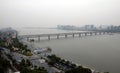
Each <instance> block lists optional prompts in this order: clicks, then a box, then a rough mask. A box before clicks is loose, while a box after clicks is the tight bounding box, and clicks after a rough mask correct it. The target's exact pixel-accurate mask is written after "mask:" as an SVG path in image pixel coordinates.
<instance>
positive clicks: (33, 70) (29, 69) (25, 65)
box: [18, 59, 48, 73]
mask: <svg viewBox="0 0 120 73" xmlns="http://www.w3.org/2000/svg"><path fill="white" fill-rule="evenodd" d="M18 69H19V70H20V71H21V73H48V72H47V71H46V70H45V68H44V67H37V66H34V65H33V64H32V63H31V62H30V60H24V59H22V61H21V63H20V64H19V65H18Z"/></svg>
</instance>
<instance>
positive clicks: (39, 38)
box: [19, 31, 112, 41]
mask: <svg viewBox="0 0 120 73" xmlns="http://www.w3.org/2000/svg"><path fill="white" fill-rule="evenodd" d="M111 33H112V32H105V31H101V32H100V31H90V32H69V33H55V34H35V35H20V36H19V37H20V38H26V39H27V41H29V40H30V38H38V41H40V40H41V37H47V39H48V40H50V39H51V37H53V36H54V37H56V39H60V38H61V36H64V38H68V37H69V35H71V37H75V36H76V35H77V36H78V37H82V36H92V35H104V34H111Z"/></svg>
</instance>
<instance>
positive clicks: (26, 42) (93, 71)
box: [21, 40, 103, 73]
mask: <svg viewBox="0 0 120 73" xmlns="http://www.w3.org/2000/svg"><path fill="white" fill-rule="evenodd" d="M21 42H22V43H23V44H25V45H28V46H29V47H31V49H30V50H35V48H36V46H35V45H33V44H34V42H28V41H26V40H21ZM33 48H34V49H33ZM39 48H42V47H39ZM28 49H29V48H28ZM32 53H33V52H32ZM52 54H54V53H51V55H52ZM55 55H56V54H55ZM56 56H57V57H60V56H58V55H56ZM60 58H61V59H64V58H62V57H60ZM64 60H65V61H70V60H67V59H64ZM70 62H71V63H72V64H75V65H76V66H82V67H83V68H88V69H90V70H91V72H92V73H98V72H100V71H98V70H95V69H92V68H90V67H87V66H85V65H82V64H78V63H75V62H73V61H70ZM100 73H103V72H100Z"/></svg>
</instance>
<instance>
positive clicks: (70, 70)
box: [48, 55, 92, 73]
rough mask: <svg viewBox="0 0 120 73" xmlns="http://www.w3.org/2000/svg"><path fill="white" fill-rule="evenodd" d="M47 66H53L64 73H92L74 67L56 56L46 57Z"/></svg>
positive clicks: (85, 69) (79, 67)
mask: <svg viewBox="0 0 120 73" xmlns="http://www.w3.org/2000/svg"><path fill="white" fill-rule="evenodd" d="M48 59H49V61H48V64H49V65H52V66H55V67H57V68H59V69H61V70H63V71H65V73H92V72H91V70H90V69H88V68H83V67H82V66H76V65H75V64H73V63H71V62H70V61H65V60H64V59H61V58H60V57H57V56H56V55H51V56H48Z"/></svg>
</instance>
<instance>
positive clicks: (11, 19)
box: [0, 0, 120, 27]
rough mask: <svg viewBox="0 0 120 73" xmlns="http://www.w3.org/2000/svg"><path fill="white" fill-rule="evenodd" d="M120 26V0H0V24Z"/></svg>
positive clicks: (27, 25) (0, 25)
mask: <svg viewBox="0 0 120 73" xmlns="http://www.w3.org/2000/svg"><path fill="white" fill-rule="evenodd" d="M58 24H65V25H75V26H82V25H85V24H95V25H111V24H113V25H120V0H0V27H4V26H12V27H13V26H14V27H24V26H25V27H31V26H34V27H37V26H38V27H55V26H56V25H58Z"/></svg>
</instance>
